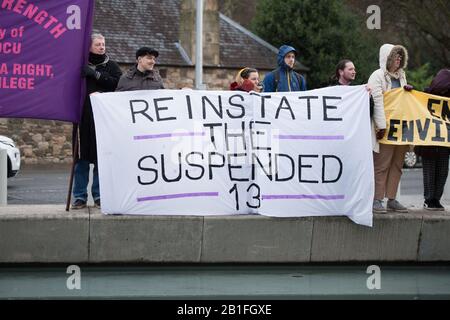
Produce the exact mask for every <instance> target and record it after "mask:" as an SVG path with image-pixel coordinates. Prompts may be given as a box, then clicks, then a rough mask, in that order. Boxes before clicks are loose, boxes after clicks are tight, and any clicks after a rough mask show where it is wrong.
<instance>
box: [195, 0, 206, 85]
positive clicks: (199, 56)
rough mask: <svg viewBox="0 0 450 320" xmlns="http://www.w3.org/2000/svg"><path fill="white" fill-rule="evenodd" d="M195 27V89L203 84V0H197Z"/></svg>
mask: <svg viewBox="0 0 450 320" xmlns="http://www.w3.org/2000/svg"><path fill="white" fill-rule="evenodd" d="M195 25H196V28H195V89H197V90H201V89H204V85H203V0H197V8H196V23H195Z"/></svg>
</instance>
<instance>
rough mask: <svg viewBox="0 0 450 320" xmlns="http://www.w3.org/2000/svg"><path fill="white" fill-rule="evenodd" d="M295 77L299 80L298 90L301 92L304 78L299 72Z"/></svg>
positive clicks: (295, 73)
mask: <svg viewBox="0 0 450 320" xmlns="http://www.w3.org/2000/svg"><path fill="white" fill-rule="evenodd" d="M294 75H295V77H296V78H297V81H298V88H299V89H300V91H301V90H302V83H303V78H302V76H301V75H299V74H298V73H297V72H295V71H294Z"/></svg>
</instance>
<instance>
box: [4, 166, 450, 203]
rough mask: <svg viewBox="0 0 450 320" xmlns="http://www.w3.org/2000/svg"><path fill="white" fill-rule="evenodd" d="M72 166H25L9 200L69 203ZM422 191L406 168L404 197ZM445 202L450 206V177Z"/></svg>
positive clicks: (418, 174) (417, 198)
mask: <svg viewBox="0 0 450 320" xmlns="http://www.w3.org/2000/svg"><path fill="white" fill-rule="evenodd" d="M70 169H71V168H70V166H69V165H50V166H37V165H33V166H25V167H24V168H22V170H21V171H20V173H19V175H18V176H17V177H14V178H10V179H8V204H65V203H66V199H67V191H68V186H69V177H70ZM448 180H450V178H449V179H448ZM448 180H447V181H448ZM422 194H423V184H422V169H420V168H419V169H405V170H404V173H403V177H402V181H401V185H400V201H402V202H404V203H405V205H407V206H408V207H422V204H423V198H422ZM89 202H90V204H92V199H90V200H89ZM442 203H443V204H444V205H445V206H450V181H448V183H447V185H446V192H445V194H444V197H443V199H442Z"/></svg>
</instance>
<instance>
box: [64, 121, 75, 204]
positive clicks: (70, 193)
mask: <svg viewBox="0 0 450 320" xmlns="http://www.w3.org/2000/svg"><path fill="white" fill-rule="evenodd" d="M74 126H75V143H74V144H75V145H74V148H73V149H72V150H73V151H72V153H73V154H72V169H71V170H70V179H69V191H68V193H67V202H66V211H69V208H70V201H71V200H72V186H73V175H74V172H75V164H76V162H77V161H76V154H77V151H78V123H76V124H74Z"/></svg>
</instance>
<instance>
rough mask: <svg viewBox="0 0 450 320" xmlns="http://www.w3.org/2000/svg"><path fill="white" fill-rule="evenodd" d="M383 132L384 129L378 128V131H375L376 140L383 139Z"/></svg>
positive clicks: (384, 131)
mask: <svg viewBox="0 0 450 320" xmlns="http://www.w3.org/2000/svg"><path fill="white" fill-rule="evenodd" d="M385 133H386V129H380V130H378V131H377V139H378V140H380V139H383V137H384V134H385Z"/></svg>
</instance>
